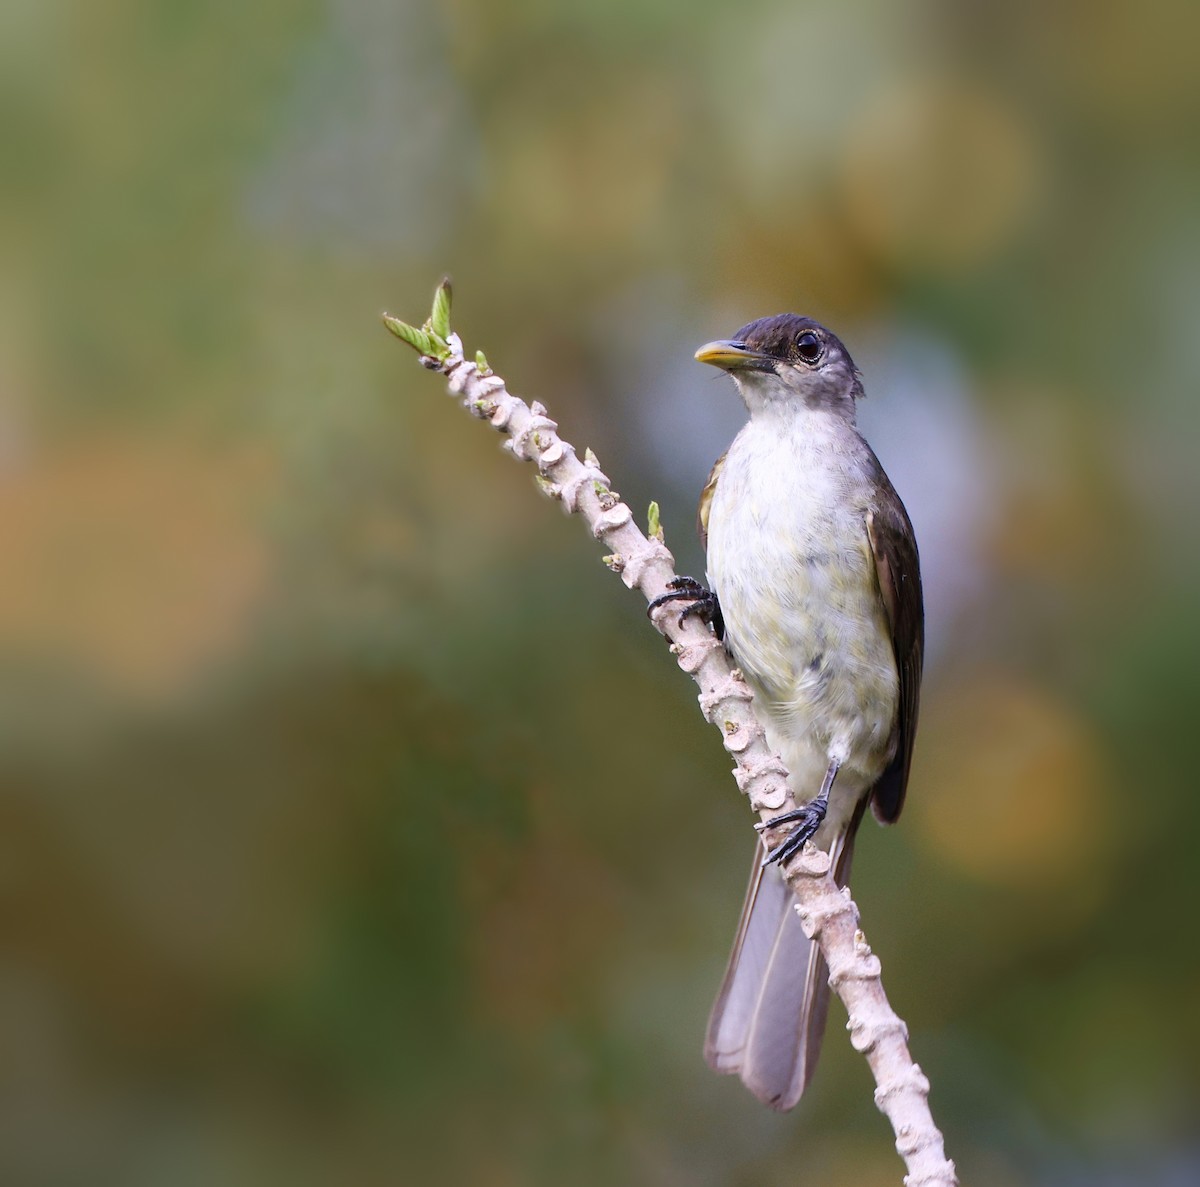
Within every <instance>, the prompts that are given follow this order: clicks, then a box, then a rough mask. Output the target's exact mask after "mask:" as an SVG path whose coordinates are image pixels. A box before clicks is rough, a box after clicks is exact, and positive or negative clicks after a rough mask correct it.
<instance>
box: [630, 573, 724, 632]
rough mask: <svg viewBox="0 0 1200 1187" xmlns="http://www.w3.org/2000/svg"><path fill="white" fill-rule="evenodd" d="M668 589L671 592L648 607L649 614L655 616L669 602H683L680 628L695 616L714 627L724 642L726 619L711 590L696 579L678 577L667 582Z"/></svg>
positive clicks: (680, 613) (714, 630) (659, 597)
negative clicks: (655, 612)
mask: <svg viewBox="0 0 1200 1187" xmlns="http://www.w3.org/2000/svg"><path fill="white" fill-rule="evenodd" d="M667 589H669V590H670V591H671V592H670V593H665V594H660V595H659V596H658V597H657V598H655V599H654V601H652V602H651V603H650V605H649V606H647V607H646V613H647V614H653V613H654V611H655V610H657V609H658V608H659V606H665V605H666V604H667V603H668V602H682V603H683V608H682V609H681V610H680V611H679V625H680V626H683V620H684V619H685V618H687V617H688V615H690V614H694V615H695V616H696V617H697V618H699V619H700V621H701V622H703V623H704V624H705V625H706V626H710V627H712V629H713V634H715V635H716V636H717V638H718V639H721V640H724V638H725V619H724V617H723V616H722V614H721V603H720V602H719V601H718V600H717V595H716V594H715V593H713V591H712V590H711V589H709V588H708V587H707V586H705V585H701V584H700V582H699V581H697V580H696V579H695V577H676V578H675V579H674V580H673V581H668V582H667Z"/></svg>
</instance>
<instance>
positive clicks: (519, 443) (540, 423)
mask: <svg viewBox="0 0 1200 1187" xmlns="http://www.w3.org/2000/svg"><path fill="white" fill-rule="evenodd" d="M557 428H558V425H556V424H555V423H554V421H552V420H551V419H550V418H549V417H548V416H539V415H537V414H534V415H532V416H530V418H529V420H528V421H526V423H525V424H523V425H522V426H521V427H520V428H519V429H517V431H516V432H515V433H513V435H512V440H513V452H514V453H515V454H516V455H517V457H521V458H525V459H526V460H532V459H533V458H534V457H536V456H537V453H536V451H539V450H540V449H541V448H542V439H541V435H542V434H543V433H552V432H553V431H554V430H555V429H557ZM531 442H532V444H533V450H532V451H531V450H530V448H529V446H530V443H531Z"/></svg>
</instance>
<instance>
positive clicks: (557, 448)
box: [538, 437, 575, 473]
mask: <svg viewBox="0 0 1200 1187" xmlns="http://www.w3.org/2000/svg"><path fill="white" fill-rule="evenodd" d="M574 456H575V450H574V448H573V447H572V446H570V445H568V444H567V443H566V442H565V441H564V440H563V439H562V438H561V437H555V438H554V440H553V441H551V442H550V444H549V445H547V446H546V448H545V449H543V450H542V456H541V457H539V458H538V469H540V470H541V471H542V472H543V473H545V472H546V471H547V470H550V469H552V468H553V467H554V466H557V465H558V463H559V462H561V461H562V460H563V458H566V457H574Z"/></svg>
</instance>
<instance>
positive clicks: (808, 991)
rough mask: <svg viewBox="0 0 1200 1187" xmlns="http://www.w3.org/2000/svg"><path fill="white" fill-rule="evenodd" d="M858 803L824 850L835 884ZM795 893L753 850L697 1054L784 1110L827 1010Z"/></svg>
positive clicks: (819, 963) (808, 1064)
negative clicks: (722, 975)
mask: <svg viewBox="0 0 1200 1187" xmlns="http://www.w3.org/2000/svg"><path fill="white" fill-rule="evenodd" d="M865 803H866V801H865V800H864V801H862V804H860V806H859V809H858V811H856V812H855V813H854V816H853V817H852V818H851V819H850V820H849V821H848V822H847V825H848V827H847V828H846V830H845V831H844V832H842V833H840V834H839V835H838V836H837V837H835V838H834V840H833V843H832V845H831V847H830V856H831V857H832V859H833V874H834V878H835V880H836V881H837V884H838V885H839V886H845V885H846V883H847V882H848V881H849V878H850V861H851V857H852V855H853V851H854V834H855V831H856V829H857V826H858V822H859V820H860V819H861V818H862V806H863V805H865ZM795 901H796V900H795V896H794V895H793V894H792V892H791V890H790V889H789V887H788V885H787V883H786V882H785V881H784V880H783V876H782V874H781V873H780V871H779V870H778V869H777V868H776V867H774V866H769V867H767V868H766V869H763V868H762V850H761V848H757V847H756V848H755V851H754V866H753V868H752V870H751V873H750V885H749V886H748V887H747V890H746V901H745V904H744V905H743V907H742V917H741V921H740V923H739V925H738V931H737V936H736V937H735V939H734V944H733V951H732V953H731V954H730V957H729V965H728V967H727V969H726V971H725V979H724V981H723V982H722V983H721V989H720V992H719V993H718V994H717V1000H716V1004H715V1005H714V1006H713V1011H712V1015H711V1017H710V1018H709V1023H708V1037H707V1041H706V1042H705V1046H704V1056H705V1059H707V1061H708V1063H709V1066H710V1067H712V1068H713V1069H714V1070H715V1071H718V1072H728V1073H734V1072H736V1073H737V1074H738V1075H739V1076H741V1078H742V1082H743V1083H744V1084H745V1085H746V1087H747V1088H749V1089H750V1091H751V1092H753V1093H754V1095H755V1096H757V1097H758V1099H759V1100H761V1101H762V1102H763V1103H764V1104H768V1105H770V1106H771V1107H772V1108H775V1109H781V1110H783V1109H790V1108H792V1107H793V1106H794V1105H795V1104H796V1102H797V1101H798V1100H799V1099H800V1097H801V1095H802V1094H803V1092H804V1089H805V1088H806V1087H807V1085H808V1082H809V1080H811V1079H812V1074H813V1071H814V1070H815V1068H816V1066H817V1057H818V1055H820V1052H821V1037H822V1035H823V1033H824V1030H825V1018H826V1015H827V1013H828V1009H829V970H828V968H827V966H826V964H825V958H824V957H823V956H822V955H821V951H820V949H819V948H818V947H817V945H816V944H814V943H813V942H812V941H811V940H809V938H808V937H807V936H806V935H805V934H804V929H803V928H802V927H801V924H800V917H799V915H797V914H796V912H795V911H794V910H793V907H794V905H795Z"/></svg>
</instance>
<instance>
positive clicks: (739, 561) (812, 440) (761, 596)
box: [708, 409, 898, 798]
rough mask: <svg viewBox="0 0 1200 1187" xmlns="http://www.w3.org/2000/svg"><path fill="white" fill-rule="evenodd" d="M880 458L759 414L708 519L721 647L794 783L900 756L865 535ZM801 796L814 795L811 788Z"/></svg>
mask: <svg viewBox="0 0 1200 1187" xmlns="http://www.w3.org/2000/svg"><path fill="white" fill-rule="evenodd" d="M872 460H873V459H872V458H871V455H870V453H869V451H868V450H867V448H866V445H865V443H864V442H862V440H861V438H859V437H858V436H857V434H856V433H855V432H854V431H853V430H852V429H850V427H849V426H848V425H846V424H845V422H842V421H838V420H837V419H836V418H835V415H834V414H833V413H831V412H828V411H823V410H810V409H800V410H794V409H793V410H789V411H788V412H787V414H786V415H779V416H763V415H759V416H755V417H754V418H753V419H752V420H751V421H750V422H749V423H748V424H747V425H746V427H745V428H744V429H743V430H742V431H741V433H739V434H738V436H737V438H736V439H735V441H734V443H733V444H732V445H731V446H730V449H729V453H728V455H727V457H726V460H725V465H724V467H723V469H722V471H721V475H720V478H719V480H718V482H717V488H716V491H715V493H714V495H713V501H712V506H711V510H710V513H709V522H708V579H709V584H710V585H711V587H712V588H713V589H714V591H715V592H716V594H717V596H718V598H719V599H720V602H721V610H722V613H723V615H724V619H725V629H726V642H727V645H728V646H729V649H730V651H731V653H732V655H733V657H734V660H735V661H736V662H737V664H738V666H739V667H740V668H741V669H742V672H743V673H744V674H745V676H746V678H747V680H748V681H749V683H750V685H751V687H752V688H753V689H754V691H755V699H756V703H757V705H758V707H759V709H760V710H761V712H762V714H763V715H764V716H765V717H766V718H767V722H766V725H767V730H768V734H769V735H770V738H771V741H772V743H773V744H774V745H775V746H776V747H777V748H778V749H779V750H780V751H781V752H782V753H783V758H784V761H785V762H786V763H787V764H788V767H789V769H790V770H792V772H793V775H795V776H797V778H798V779H800V780H803V781H805V782H808V781H811V780H813V779H816V780H817V781H818V784H819V779H820V776H821V775H823V774H824V770H825V767H826V766H827V764H828V762H829V761H830V759H837V761H839V762H840V763H842V764H843V772H844V774H842V775H839V783H841V784H842V785H843V786H845V785H846V783H849V782H857V783H860V785H862V786H865V785H866V784H868V783H870V782H873V781H874V780H875V779H876V778H878V776H879V774H880V773H882V771H883V769H884V767H885V766H886V764H887V761H888V759H889V758H890V757H891V751H892V747H893V738H892V733H893V728H892V727H893V723H894V721H895V716H896V705H897V691H898V681H897V675H896V665H895V659H894V655H893V651H892V645H891V638H890V634H889V631H888V628H887V623H886V618H885V615H884V611H883V605H882V602H881V600H880V597H879V593H878V587H877V583H876V578H875V570H874V561H873V559H872V556H871V549H870V542H869V539H868V537H867V531H866V514H867V510H868V508H869V506H870V503H871V500H872V498H873V495H874V477H873V469H872V464H871V463H872ZM796 791H797V792H798V793H799V794H801V795H804V796H805V798H808V796H811V794H814V793H815V788H813V789H812V790H811V791H808V792H805V791H804V790H803V789H802V788H801V787H800V786H796Z"/></svg>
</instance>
